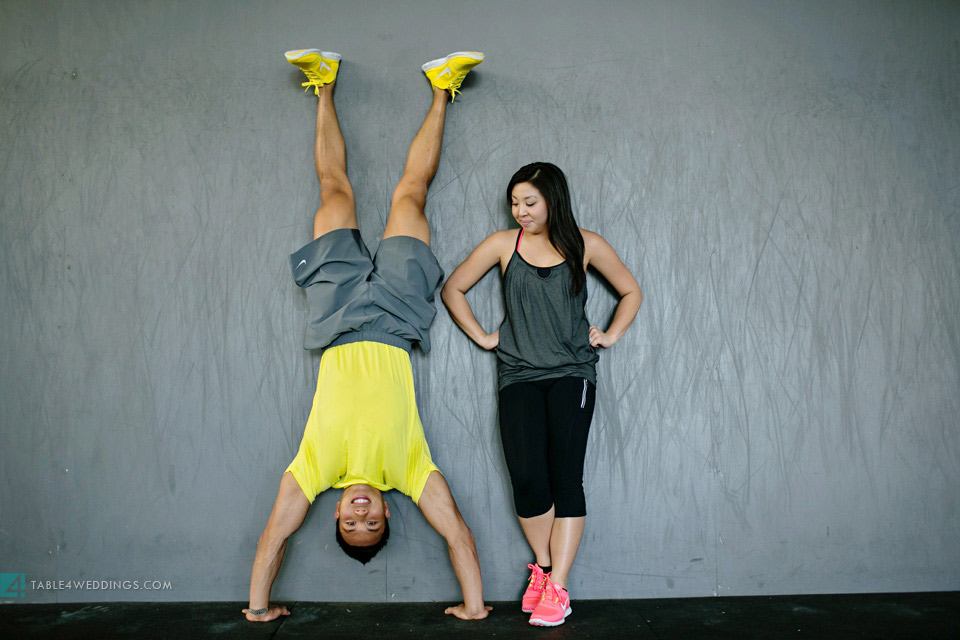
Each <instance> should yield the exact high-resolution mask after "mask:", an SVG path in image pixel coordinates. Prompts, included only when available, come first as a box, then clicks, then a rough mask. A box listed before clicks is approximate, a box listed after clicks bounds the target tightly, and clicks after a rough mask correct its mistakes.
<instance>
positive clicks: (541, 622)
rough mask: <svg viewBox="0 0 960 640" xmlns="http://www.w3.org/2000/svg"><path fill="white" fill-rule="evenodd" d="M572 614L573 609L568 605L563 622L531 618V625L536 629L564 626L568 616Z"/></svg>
mask: <svg viewBox="0 0 960 640" xmlns="http://www.w3.org/2000/svg"><path fill="white" fill-rule="evenodd" d="M571 613H573V608H572V607H570V606H569V605H568V606H567V610H566V611H564V612H563V620H558V621H556V622H550V621H549V620H541V619H540V618H537V619H533V618H530V624H532V625H533V626H535V627H559V626H560V625H562V624H563V623H564V622H566V621H567V616H569V615H570V614H571Z"/></svg>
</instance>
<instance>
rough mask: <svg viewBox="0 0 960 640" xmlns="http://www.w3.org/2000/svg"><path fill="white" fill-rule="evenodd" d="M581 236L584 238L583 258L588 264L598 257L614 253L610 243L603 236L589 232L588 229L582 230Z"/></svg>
mask: <svg viewBox="0 0 960 640" xmlns="http://www.w3.org/2000/svg"><path fill="white" fill-rule="evenodd" d="M580 235H582V236H583V258H584V261H585V262H587V263H589V262H590V260H591V259H592V258H595V257H597V256H598V255H602V254H606V253H608V252H610V251H613V248H612V247H611V246H610V243H609V242H607V241H606V240H604V239H603V236H601V235H600V234H599V233H594V232H593V231H587V230H586V229H580Z"/></svg>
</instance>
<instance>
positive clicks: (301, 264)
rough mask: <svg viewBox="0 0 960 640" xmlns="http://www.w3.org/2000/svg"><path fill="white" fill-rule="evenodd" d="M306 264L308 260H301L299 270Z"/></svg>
mask: <svg viewBox="0 0 960 640" xmlns="http://www.w3.org/2000/svg"><path fill="white" fill-rule="evenodd" d="M305 264H307V261H306V260H301V261H300V264H298V265H297V269H299V268H300V267H302V266H303V265H305Z"/></svg>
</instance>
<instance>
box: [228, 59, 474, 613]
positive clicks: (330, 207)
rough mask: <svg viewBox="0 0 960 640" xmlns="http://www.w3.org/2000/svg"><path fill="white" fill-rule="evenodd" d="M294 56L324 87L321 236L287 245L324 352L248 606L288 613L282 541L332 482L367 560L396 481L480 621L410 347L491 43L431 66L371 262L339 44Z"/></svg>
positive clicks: (424, 322)
mask: <svg viewBox="0 0 960 640" xmlns="http://www.w3.org/2000/svg"><path fill="white" fill-rule="evenodd" d="M286 56H287V59H288V60H289V61H290V62H291V63H293V64H295V65H296V66H298V67H299V68H300V69H302V70H303V72H304V73H305V74H306V76H307V80H308V81H307V82H305V83H303V84H304V86H307V87H308V88H309V87H313V88H314V91H315V92H316V94H317V96H318V98H319V102H318V105H317V132H316V143H315V148H314V156H315V160H316V165H317V175H318V177H319V178H320V201H321V206H320V208H319V209H318V210H317V213H316V216H315V217H314V222H313V237H314V240H313V241H312V242H310V243H309V244H307V245H306V246H304V247H303V248H302V249H300V250H299V251H297V252H296V253H294V254H293V255H292V256H290V264H291V267H292V268H293V276H294V279H295V280H296V282H297V284H298V285H299V286H301V287H303V288H304V289H305V291H306V295H307V302H308V306H309V309H310V318H309V322H308V327H307V335H306V339H305V345H304V346H305V347H306V348H308V349H324V352H323V355H322V357H321V359H320V370H319V374H318V379H317V391H316V394H315V396H314V399H313V407H312V409H311V411H310V417H309V418H308V419H307V425H306V428H305V430H304V434H303V440H302V442H301V443H300V450H299V452H298V453H297V456H296V458H294V460H293V462H292V463H291V464H290V466H289V467H288V468H287V470H286V472H285V473H284V474H283V477H282V479H281V481H280V491H279V493H278V494H277V499H276V502H274V505H273V511H272V512H271V514H270V519H269V520H268V521H267V526H266V528H265V529H264V531H263V534H262V535H261V536H260V540H259V542H258V543H257V555H256V559H255V560H254V563H253V573H252V576H251V578H250V606H249V608H248V609H244V610H243V612H244V613H245V614H246V617H247V619H248V620H251V621H257V622H265V621H268V620H273V619H275V618H277V617H278V616H281V615H289V611H288V610H287V609H286V607H283V606H276V605H270V602H269V601H270V588H271V586H272V585H273V581H274V580H275V579H276V576H277V572H278V570H279V569H280V563H281V561H282V559H283V552H284V549H285V548H286V544H287V538H289V537H290V536H291V535H292V534H293V533H294V532H295V531H296V530H297V529H299V528H300V525H301V524H302V523H303V521H304V518H305V517H306V515H307V510H308V509H309V508H310V505H311V504H312V503H313V500H314V498H316V496H317V495H318V494H319V493H320V492H322V491H324V490H326V489H328V488H330V487H335V488H342V489H343V494H342V495H341V496H340V501H339V502H338V503H337V507H336V510H335V513H334V517H335V518H336V520H337V523H336V524H337V526H336V528H337V541H338V542H339V543H340V546H341V547H342V548H343V549H344V551H346V552H347V553H348V554H349V555H350V556H351V557H354V558H356V559H358V560H360V561H361V562H364V563H365V562H367V561H369V560H370V558H371V557H373V555H375V554H376V552H377V551H378V550H379V549H380V548H381V547H382V546H383V545H384V544H385V543H386V539H387V537H388V535H389V527H388V520H389V518H390V509H389V507H388V506H387V503H386V501H385V500H384V497H383V494H382V492H383V491H387V490H389V489H397V490H399V491H400V492H402V493H404V494H406V495H408V496H410V498H412V499H413V501H414V502H415V503H416V504H417V506H418V507H420V510H421V511H422V512H423V515H424V517H425V518H426V519H427V521H428V522H429V523H430V524H431V526H433V528H434V529H436V530H437V532H438V533H439V534H440V535H441V536H443V538H444V539H445V540H446V542H447V547H448V549H449V552H450V561H451V563H452V564H453V569H454V572H455V573H456V575H457V579H458V580H459V582H460V588H461V590H462V592H463V603H462V604H459V605H457V606H455V607H449V608H448V609H447V610H446V613H449V614H453V615H455V616H457V617H458V618H463V619H468V620H471V619H472V620H478V619H481V618H485V617H486V616H487V611H489V609H490V607H487V606H485V605H484V602H483V587H482V584H481V581H480V564H479V562H478V559H477V551H476V545H475V544H474V540H473V534H472V533H471V532H470V529H469V528H468V527H467V525H466V523H464V521H463V518H462V517H461V515H460V512H459V511H458V510H457V505H456V503H455V502H454V500H453V496H452V495H451V493H450V488H449V487H448V486H447V483H446V481H445V480H444V478H443V476H442V475H441V474H440V471H439V469H437V466H436V465H435V464H433V461H432V460H431V457H430V449H429V448H428V446H427V442H426V439H425V438H424V434H423V426H422V424H421V423H420V417H419V415H418V413H417V405H416V398H415V395H414V387H413V370H412V368H411V365H410V355H409V351H410V349H411V348H412V345H413V344H415V343H419V344H420V347H421V349H423V351H424V352H427V351H429V350H430V336H429V329H430V324H431V322H432V321H433V318H434V316H435V315H436V309H435V307H434V290H435V289H436V288H437V286H438V285H439V283H440V281H441V280H442V278H443V270H442V269H441V268H440V265H439V263H438V262H437V259H436V257H435V256H434V255H433V252H432V251H431V250H430V226H429V224H428V223H427V218H426V216H425V215H424V207H425V205H426V198H427V187H428V185H429V184H430V181H431V180H432V179H433V176H434V174H435V173H436V171H437V163H438V162H439V159H440V144H441V140H442V138H443V124H444V118H445V116H446V109H447V95H448V93H449V95H450V97H451V98H453V97H454V96H455V95H456V93H457V92H458V89H459V88H460V83H461V82H462V80H463V78H464V77H465V76H466V74H467V72H468V71H469V70H470V69H471V68H472V67H474V66H476V65H477V64H479V63H480V62H481V61H482V60H483V54H481V53H473V52H460V53H455V54H451V55H449V56H447V57H446V58H442V59H439V60H433V61H431V62H428V63H426V64H425V65H423V67H422V68H423V70H424V72H425V73H426V74H427V78H429V79H430V82H431V84H432V86H433V102H432V104H431V105H430V110H429V111H428V112H427V117H426V119H425V120H424V122H423V126H421V127H420V131H419V132H418V133H417V135H416V137H414V139H413V143H412V144H411V145H410V151H409V153H408V154H407V161H406V165H405V167H404V170H403V177H402V178H401V179H400V182H399V184H398V185H397V187H396V189H395V190H394V192H393V200H392V201H391V204H390V215H389V217H388V219H387V225H386V228H385V229H384V232H383V239H382V240H381V242H380V246H379V248H378V249H377V253H376V256H375V257H374V258H372V259H371V257H370V253H369V252H368V250H367V248H366V246H365V245H364V243H363V240H362V239H361V237H360V233H359V231H358V230H357V219H356V214H355V211H354V198H353V188H352V187H351V185H350V181H349V180H348V179H347V162H346V147H345V144H344V140H343V135H342V134H341V132H340V125H339V123H338V122H337V113H336V110H335V108H334V104H333V88H334V82H335V80H336V75H337V71H338V69H339V64H340V55H339V54H336V53H329V52H323V51H319V50H316V49H307V50H298V51H289V52H287V54H286Z"/></svg>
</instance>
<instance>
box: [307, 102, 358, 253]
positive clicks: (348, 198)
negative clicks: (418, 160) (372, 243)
mask: <svg viewBox="0 0 960 640" xmlns="http://www.w3.org/2000/svg"><path fill="white" fill-rule="evenodd" d="M317 94H318V96H319V100H318V102H317V137H316V141H315V143H314V160H315V161H316V164H317V177H318V178H319V179H320V208H319V209H317V213H316V215H315V216H314V219H313V237H314V238H319V237H320V236H322V235H323V234H325V233H327V232H328V231H333V230H334V229H356V228H357V216H356V212H355V210H354V201H353V187H352V186H351V185H350V180H349V179H348V178H347V147H346V144H345V143H344V141H343V134H342V133H341V132H340V123H339V121H338V120H337V110H336V107H335V106H334V104H333V84H332V83H331V84H325V85H323V86H322V87H318V88H317Z"/></svg>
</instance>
